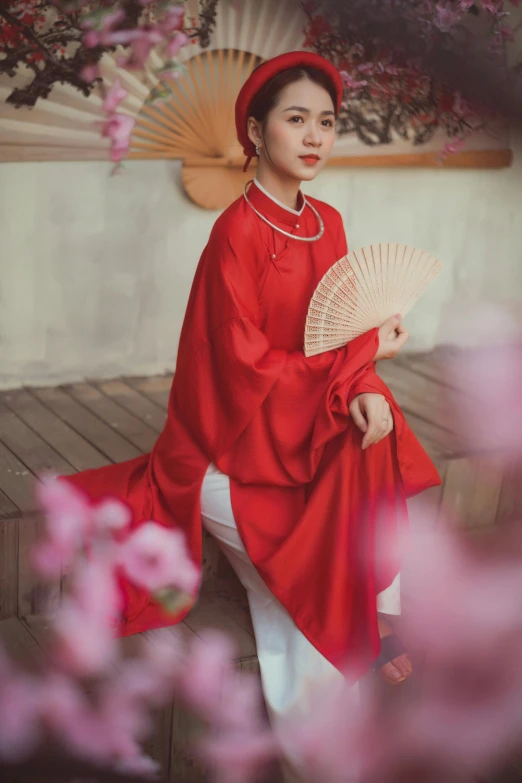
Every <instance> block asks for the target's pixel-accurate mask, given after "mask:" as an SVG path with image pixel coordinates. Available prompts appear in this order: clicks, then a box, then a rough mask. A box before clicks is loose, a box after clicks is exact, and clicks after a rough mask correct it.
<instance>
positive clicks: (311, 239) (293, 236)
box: [243, 179, 324, 242]
mask: <svg viewBox="0 0 522 783" xmlns="http://www.w3.org/2000/svg"><path fill="white" fill-rule="evenodd" d="M253 181H254V180H253V179H251V180H250V182H247V183H246V185H245V190H244V191H243V196H244V197H245V201H246V203H247V204H248V206H249V207H251V209H253V210H254V212H255V213H256V215H257V216H258V217H259V218H261V220H264V222H265V223H267V224H268V225H269V226H270V227H271V228H273V229H274V231H279V233H280V234H284V235H285V237H290V239H297V240H299V242H317V240H318V239H321V237H322V236H323V234H324V222H323V219H322V217H321V215H320V214H319V212H318V211H317V210H316V208H315V207H313V206H312V205H311V204H310V202H309V201H307V200H306V197H305V196H303V199H304V203H305V205H307V206H309V207H310V209H311V210H312V212H313V213H314V215H315V216H316V218H317V222H318V223H319V233H318V234H316V235H315V237H300V236H297V235H296V234H290V232H289V231H283V229H282V228H279V226H274V224H273V223H271V222H270V221H269V220H268V218H266V217H265V216H264V215H262V214H261V212H258V211H257V209H256V208H255V207H254V205H253V204H252V202H251V201H249V199H248V196H247V185H250V183H251V182H253Z"/></svg>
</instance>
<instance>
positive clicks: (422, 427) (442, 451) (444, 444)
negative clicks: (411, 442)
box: [403, 411, 453, 460]
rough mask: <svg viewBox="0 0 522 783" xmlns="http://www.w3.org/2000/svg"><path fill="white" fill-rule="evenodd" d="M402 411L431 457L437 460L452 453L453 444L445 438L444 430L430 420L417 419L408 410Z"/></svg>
mask: <svg viewBox="0 0 522 783" xmlns="http://www.w3.org/2000/svg"><path fill="white" fill-rule="evenodd" d="M403 413H404V416H405V418H406V421H407V422H408V424H409V425H410V427H411V429H412V430H413V432H414V433H415V435H416V436H417V438H418V439H419V441H420V443H421V444H422V446H423V448H424V449H425V450H426V451H427V452H428V454H429V455H430V457H431V458H432V459H434V460H438V459H441V458H444V457H450V456H451V455H452V453H453V452H452V450H451V447H452V445H453V444H452V443H451V442H448V439H446V437H445V435H446V433H445V431H444V430H441V429H440V428H439V427H438V426H437V425H436V424H433V423H432V422H430V421H424V419H419V417H418V416H415V415H414V414H412V413H410V412H409V411H403ZM449 440H451V439H449Z"/></svg>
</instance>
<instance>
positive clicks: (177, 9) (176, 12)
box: [160, 5, 185, 35]
mask: <svg viewBox="0 0 522 783" xmlns="http://www.w3.org/2000/svg"><path fill="white" fill-rule="evenodd" d="M184 16H185V7H184V6H183V5H173V6H170V8H168V9H167V13H166V14H165V17H164V19H163V20H162V22H161V23H160V27H161V30H162V31H163V33H164V34H165V35H169V34H170V33H172V32H173V31H174V30H180V29H181V28H182V27H183V20H184Z"/></svg>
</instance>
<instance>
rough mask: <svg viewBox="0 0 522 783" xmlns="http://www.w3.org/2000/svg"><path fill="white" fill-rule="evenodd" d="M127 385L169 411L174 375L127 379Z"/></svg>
mask: <svg viewBox="0 0 522 783" xmlns="http://www.w3.org/2000/svg"><path fill="white" fill-rule="evenodd" d="M125 381H126V383H128V384H129V386H131V387H132V388H133V389H136V390H137V391H139V392H140V394H143V395H144V396H145V397H148V398H149V400H152V402H154V403H155V404H156V405H158V406H159V407H160V408H162V409H163V410H165V411H166V410H167V409H168V402H169V395H170V387H171V386H172V375H154V376H152V377H150V378H147V377H139V378H126V379H125Z"/></svg>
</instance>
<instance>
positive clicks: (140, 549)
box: [117, 522, 199, 595]
mask: <svg viewBox="0 0 522 783" xmlns="http://www.w3.org/2000/svg"><path fill="white" fill-rule="evenodd" d="M117 562H118V563H119V565H121V566H122V568H123V569H124V571H125V573H126V574H127V576H128V577H129V579H132V581H133V582H134V583H135V584H137V585H140V587H144V588H145V589H146V590H149V591H150V592H151V593H155V592H157V591H158V590H160V589H161V588H165V587H176V588H177V589H179V590H182V591H183V592H184V593H187V594H188V595H193V594H194V593H195V591H196V589H197V586H198V583H199V569H198V568H196V566H195V565H194V563H193V562H192V561H191V560H190V555H189V552H188V548H187V544H186V541H185V537H184V535H183V533H182V532H181V531H180V530H168V529H167V528H165V527H162V526H161V525H157V524H156V523H154V522H146V523H144V524H142V525H140V526H139V527H138V528H137V529H136V530H135V531H134V532H133V533H132V534H131V535H130V536H129V538H128V539H127V540H126V541H124V542H123V543H122V544H121V545H120V547H119V550H118V554H117Z"/></svg>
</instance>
